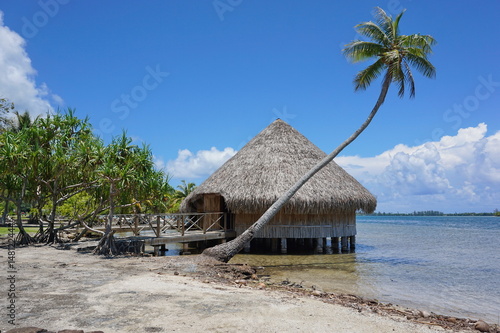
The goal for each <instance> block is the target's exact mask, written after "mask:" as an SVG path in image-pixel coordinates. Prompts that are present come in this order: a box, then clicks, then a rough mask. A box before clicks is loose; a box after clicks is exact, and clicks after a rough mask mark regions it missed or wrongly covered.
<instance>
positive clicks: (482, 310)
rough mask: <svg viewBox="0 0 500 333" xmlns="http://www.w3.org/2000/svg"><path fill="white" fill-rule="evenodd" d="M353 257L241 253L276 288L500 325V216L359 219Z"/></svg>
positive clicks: (238, 260) (239, 260)
mask: <svg viewBox="0 0 500 333" xmlns="http://www.w3.org/2000/svg"><path fill="white" fill-rule="evenodd" d="M357 230H358V234H357V246H356V251H355V252H354V253H348V254H322V255H312V254H303V255H292V254H288V255H260V254H239V255H237V256H236V257H234V258H233V259H232V260H231V262H232V263H247V264H250V265H253V266H262V267H264V271H262V272H261V274H263V275H268V276H269V278H270V280H271V281H273V282H278V283H279V282H281V281H286V280H288V281H290V282H291V283H298V284H301V285H303V286H304V287H311V286H315V287H316V288H318V289H321V290H323V291H331V292H342V293H352V294H356V295H359V296H364V297H369V298H375V299H378V300H379V301H383V302H390V303H393V304H398V305H401V306H408V307H412V308H417V309H421V310H427V311H433V312H436V313H439V314H445V315H451V316H456V317H469V318H473V319H483V320H486V321H488V322H490V323H498V322H499V321H500V319H499V316H500V218H499V217H475V216H465V217H464V216H449V217H448V216H416V217H413V216H358V218H357Z"/></svg>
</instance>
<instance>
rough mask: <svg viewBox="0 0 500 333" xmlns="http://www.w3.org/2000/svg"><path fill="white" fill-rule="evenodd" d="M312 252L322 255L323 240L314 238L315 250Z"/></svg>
mask: <svg viewBox="0 0 500 333" xmlns="http://www.w3.org/2000/svg"><path fill="white" fill-rule="evenodd" d="M314 252H316V253H323V238H316V248H315V249H314Z"/></svg>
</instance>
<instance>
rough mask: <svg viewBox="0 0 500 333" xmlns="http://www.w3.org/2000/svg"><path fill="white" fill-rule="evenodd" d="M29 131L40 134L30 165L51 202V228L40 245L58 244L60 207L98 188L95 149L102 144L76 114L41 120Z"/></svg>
mask: <svg viewBox="0 0 500 333" xmlns="http://www.w3.org/2000/svg"><path fill="white" fill-rule="evenodd" d="M35 124H36V126H31V127H30V129H33V130H37V133H38V134H37V135H36V138H37V141H38V144H37V145H35V146H37V149H35V150H34V151H35V152H36V153H35V154H33V160H32V161H31V165H33V166H35V165H36V166H37V168H36V169H37V173H36V178H35V179H36V185H37V188H38V187H40V188H41V191H39V192H42V193H43V194H45V196H46V197H47V198H48V200H50V203H51V205H50V208H51V210H50V214H49V217H48V221H47V222H48V228H47V229H46V230H44V231H43V232H41V233H40V234H39V235H37V236H38V237H37V238H38V241H40V242H47V243H55V242H59V240H58V238H57V230H56V228H55V220H56V212H57V208H58V206H60V205H61V204H62V203H64V201H66V200H68V199H69V198H71V197H73V196H74V195H77V194H78V193H81V192H83V191H85V190H87V189H88V188H90V187H93V186H96V183H97V179H96V177H95V172H94V171H95V164H96V161H97V156H93V155H92V152H93V150H92V149H90V150H89V147H93V146H96V145H98V144H99V142H98V140H97V138H95V137H94V135H93V134H92V128H91V125H90V122H89V120H88V119H79V118H78V117H76V116H75V111H74V110H72V109H68V110H67V112H65V113H57V114H55V115H53V116H48V117H46V118H40V119H38V121H37V122H36V123H35Z"/></svg>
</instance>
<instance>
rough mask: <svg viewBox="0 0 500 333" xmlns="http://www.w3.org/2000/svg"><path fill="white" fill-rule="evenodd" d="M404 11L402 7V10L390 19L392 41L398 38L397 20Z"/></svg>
mask: <svg viewBox="0 0 500 333" xmlns="http://www.w3.org/2000/svg"><path fill="white" fill-rule="evenodd" d="M405 11H406V9H403V11H402V12H401V13H400V14H399V15H398V16H396V19H394V21H392V38H393V39H392V40H393V41H396V40H397V39H398V36H399V21H400V20H401V17H402V16H403V14H404V13H405Z"/></svg>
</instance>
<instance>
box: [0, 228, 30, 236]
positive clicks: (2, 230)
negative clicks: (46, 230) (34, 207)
mask: <svg viewBox="0 0 500 333" xmlns="http://www.w3.org/2000/svg"><path fill="white" fill-rule="evenodd" d="M9 229H10V228H9V227H0V236H6V235H8V234H9V233H10V230H9ZM24 230H26V232H27V233H29V234H36V232H37V231H38V227H24ZM18 233H19V229H18V228H17V227H16V228H14V235H17V234H18Z"/></svg>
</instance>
